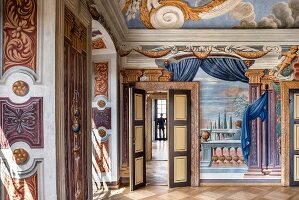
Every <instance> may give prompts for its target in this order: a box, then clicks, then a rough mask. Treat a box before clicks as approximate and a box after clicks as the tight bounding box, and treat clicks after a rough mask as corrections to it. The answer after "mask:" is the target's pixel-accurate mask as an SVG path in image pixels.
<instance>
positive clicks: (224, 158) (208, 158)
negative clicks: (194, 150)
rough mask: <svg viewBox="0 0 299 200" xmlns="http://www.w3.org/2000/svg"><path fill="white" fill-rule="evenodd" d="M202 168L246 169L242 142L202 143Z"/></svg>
mask: <svg viewBox="0 0 299 200" xmlns="http://www.w3.org/2000/svg"><path fill="white" fill-rule="evenodd" d="M200 164H201V167H202V168H204V167H210V168H213V167H223V168H244V167H246V165H245V164H244V158H243V156H242V151H241V141H240V140H212V141H207V142H202V159H201V162H200Z"/></svg>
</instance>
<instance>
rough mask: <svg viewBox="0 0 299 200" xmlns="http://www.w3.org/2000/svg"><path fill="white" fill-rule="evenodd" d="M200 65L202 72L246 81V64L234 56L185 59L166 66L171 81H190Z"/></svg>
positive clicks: (227, 78)
mask: <svg viewBox="0 0 299 200" xmlns="http://www.w3.org/2000/svg"><path fill="white" fill-rule="evenodd" d="M199 67H201V68H202V69H203V71H204V72H206V73H207V74H209V75H210V76H213V77H215V78H218V79H221V80H225V81H241V82H244V83H248V78H247V77H246V76H245V72H246V70H247V66H246V65H245V64H244V62H243V61H242V60H241V59H236V58H206V59H203V60H201V59H197V58H191V59H185V60H182V61H180V62H179V63H171V64H169V65H167V66H166V68H167V69H168V71H170V72H172V73H173V81H192V80H193V79H194V77H195V75H196V73H197V71H198V69H199Z"/></svg>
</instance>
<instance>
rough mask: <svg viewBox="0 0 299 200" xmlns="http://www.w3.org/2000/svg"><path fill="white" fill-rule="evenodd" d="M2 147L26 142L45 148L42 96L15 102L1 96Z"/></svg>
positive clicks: (34, 146)
mask: <svg viewBox="0 0 299 200" xmlns="http://www.w3.org/2000/svg"><path fill="white" fill-rule="evenodd" d="M0 126H1V128H2V131H0V148H9V146H11V145H12V144H13V143H15V142H18V141H22V142H26V143H27V144H28V145H29V146H30V147H31V148H43V146H44V143H43V103H42V97H34V98H30V99H29V100H28V101H27V102H25V103H23V104H15V103H13V102H11V101H10V100H9V98H0Z"/></svg>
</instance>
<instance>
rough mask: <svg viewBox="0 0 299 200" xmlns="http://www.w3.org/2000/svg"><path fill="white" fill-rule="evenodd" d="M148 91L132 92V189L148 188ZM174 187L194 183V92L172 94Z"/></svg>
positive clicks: (170, 127)
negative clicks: (192, 160) (146, 111)
mask: <svg viewBox="0 0 299 200" xmlns="http://www.w3.org/2000/svg"><path fill="white" fill-rule="evenodd" d="M145 96H146V92H145V91H144V90H140V89H135V88H130V89H129V112H130V113H129V147H130V148H129V155H130V188H131V190H136V189H138V188H140V187H143V186H145V185H146V157H145V156H146V154H145V116H146V115H145V98H146V97H145ZM167 115H168V116H167V119H168V125H167V126H168V128H167V129H168V130H169V139H168V146H169V149H168V151H169V153H168V155H169V159H168V162H169V163H168V166H169V172H168V183H169V187H170V188H174V187H183V186H190V184H191V91H189V90H169V91H168V114H167Z"/></svg>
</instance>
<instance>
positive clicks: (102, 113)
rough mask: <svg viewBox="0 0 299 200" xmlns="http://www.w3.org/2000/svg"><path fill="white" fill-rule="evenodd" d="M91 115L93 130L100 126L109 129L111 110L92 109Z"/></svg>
mask: <svg viewBox="0 0 299 200" xmlns="http://www.w3.org/2000/svg"><path fill="white" fill-rule="evenodd" d="M92 113H93V115H92V116H93V121H94V124H95V128H99V127H101V126H102V127H105V128H106V129H111V108H105V109H104V110H98V109H96V108H93V110H92Z"/></svg>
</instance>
